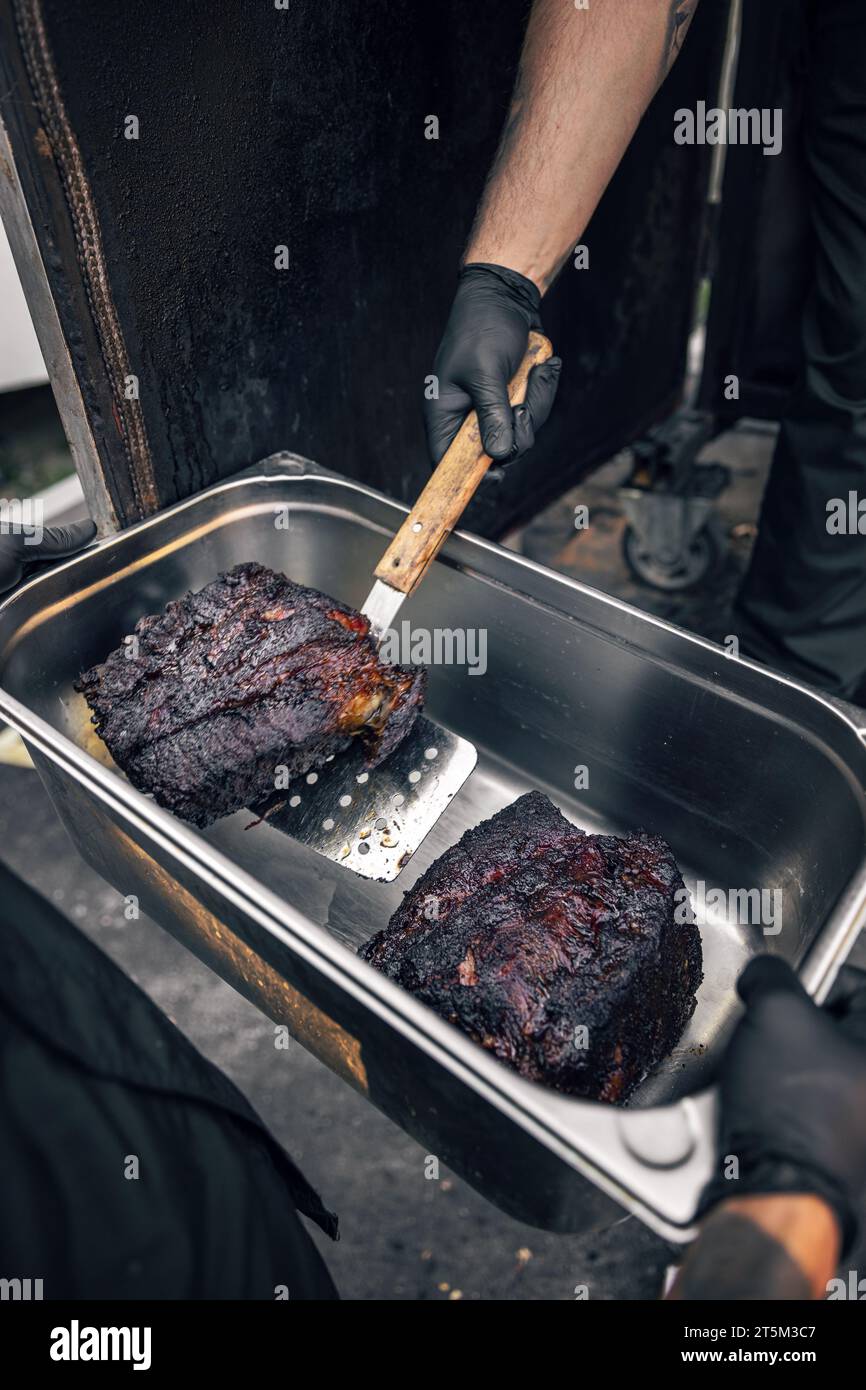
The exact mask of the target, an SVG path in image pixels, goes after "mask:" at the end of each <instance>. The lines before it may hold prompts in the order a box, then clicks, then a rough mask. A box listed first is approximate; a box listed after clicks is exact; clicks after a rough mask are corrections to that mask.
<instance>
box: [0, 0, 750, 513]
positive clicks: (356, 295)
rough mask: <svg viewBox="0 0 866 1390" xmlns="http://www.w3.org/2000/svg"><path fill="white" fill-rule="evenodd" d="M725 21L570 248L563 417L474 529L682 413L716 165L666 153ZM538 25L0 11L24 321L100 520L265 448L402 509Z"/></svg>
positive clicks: (425, 17)
mask: <svg viewBox="0 0 866 1390" xmlns="http://www.w3.org/2000/svg"><path fill="white" fill-rule="evenodd" d="M727 9H728V3H727V0H703V3H702V4H701V6H700V7H699V10H698V13H697V17H696V20H695V22H694V24H693V26H692V30H691V32H690V34H689V39H688V42H687V44H686V45H685V48H684V52H683V55H682V56H681V58H680V60H679V62H678V63H677V65H676V66H675V68H674V71H673V73H672V75H671V77H670V79H669V80H668V81H667V82H666V83H665V84H664V86H663V88H662V90H661V92H660V93H659V95H658V96H657V97H656V99H655V101H654V102H653V104H652V107H651V108H650V110H649V112H648V113H647V116H646V118H645V120H644V121H643V123H642V126H641V128H640V131H639V132H638V135H637V137H636V139H635V141H634V142H633V144H632V147H631V148H630V150H629V151H628V153H627V155H626V158H625V160H624V161H623V164H622V167H621V168H620V170H619V171H618V173H617V175H616V177H615V178H614V180H613V183H612V185H611V187H610V189H609V190H608V193H607V194H606V196H605V198H604V201H603V204H602V206H601V207H600V208H599V210H598V212H597V214H596V216H595V217H594V219H593V221H592V224H591V226H590V228H589V230H588V232H587V233H586V235H585V237H584V241H585V244H586V245H587V247H588V248H589V255H590V267H589V269H588V270H577V269H575V268H573V267H572V266H570V265H569V266H567V267H566V269H565V270H564V272H563V274H562V276H561V278H560V280H559V282H558V283H557V285H556V286H555V287H554V289H553V290H552V292H551V294H550V296H549V299H548V301H547V303H546V306H545V325H546V328H547V331H548V332H549V334H550V336H551V337H552V338H553V341H554V345H555V347H556V349H557V350H558V351H559V352H560V353H561V354H562V356H563V358H564V362H565V367H564V371H563V378H562V386H561V394H560V401H559V403H558V405H557V409H556V412H555V414H554V416H553V417H552V419H551V421H550V424H549V425H548V427H547V429H546V430H545V432H544V434H543V436H542V438H541V442H540V443H539V446H538V447H537V449H536V450H535V451H534V453H533V454H532V455H531V456H530V457H529V458H528V459H527V460H526V461H525V463H522V464H520V465H518V466H517V467H516V468H515V469H514V470H513V471H512V473H511V474H510V475H509V477H508V479H507V481H506V482H504V483H502V484H498V485H497V484H496V483H493V482H491V483H489V484H487V485H485V487H484V488H483V489H482V492H481V495H480V496H479V498H478V499H476V502H475V503H474V504H473V507H472V510H471V513H470V514H469V515H468V517H467V524H468V525H470V526H471V527H473V528H474V529H476V530H478V531H481V532H483V533H485V534H488V535H496V534H500V533H501V532H502V531H503V530H504V529H505V528H506V527H507V526H508V525H509V524H511V523H512V522H514V521H515V520H517V519H519V518H523V517H526V516H528V515H530V514H531V513H532V512H534V511H536V510H537V509H538V508H539V507H540V506H541V505H543V504H544V503H545V502H546V501H547V500H549V499H550V498H551V497H553V496H554V495H556V494H557V493H558V492H560V491H562V490H563V489H564V488H565V487H566V486H567V485H568V484H569V483H571V482H573V481H574V480H575V479H576V478H578V477H579V476H580V475H581V473H583V472H585V471H586V470H587V468H588V467H590V466H591V465H592V464H594V463H596V462H598V461H599V460H600V459H602V458H604V457H606V456H607V455H609V454H610V453H612V452H613V451H615V450H616V449H617V448H618V447H619V446H620V445H621V444H623V443H624V442H626V441H627V440H629V439H631V438H633V437H634V436H635V435H636V434H637V433H638V432H639V431H640V430H641V429H642V428H643V427H644V426H645V425H646V424H647V423H648V422H650V421H651V420H653V419H655V418H657V417H658V416H660V415H661V414H663V413H665V412H666V411H667V410H668V409H669V408H671V407H672V405H673V404H674V403H675V402H676V399H677V397H678V394H679V392H680V389H681V384H682V378H683V366H684V359H685V351H686V342H687V337H688V333H689V328H690V325H691V319H692V306H693V296H694V288H695V277H696V270H697V257H698V247H699V241H700V234H701V225H702V217H703V208H704V198H705V191H706V180H707V170H708V163H709V151H708V150H707V149H706V147H683V146H677V145H675V144H674V141H673V130H674V114H673V113H674V111H675V110H676V109H677V108H678V107H681V106H693V105H694V104H695V102H696V101H697V100H698V99H699V98H704V99H707V98H708V97H709V98H710V99H711V98H712V94H713V93H714V92H715V90H716V85H717V78H718V68H719V59H720V53H721V47H722V39H723V35H724V29H725V20H726V15H727ZM526 11H527V6H526V4H525V0H473V3H472V4H467V3H466V0H438V3H436V4H434V5H419V4H417V3H415V2H414V0H339V3H338V0H291V3H290V4H288V5H286V6H285V7H282V6H281V7H279V8H278V7H277V5H276V4H273V3H260V4H255V5H252V4H250V3H249V0H210V3H208V4H207V5H202V4H201V3H200V0H148V3H147V4H132V3H121V4H118V3H117V0H76V3H75V4H69V3H68V0H0V52H2V57H0V63H2V71H0V89H2V96H0V113H2V119H3V122H4V125H5V128H6V135H7V139H8V144H7V147H6V156H5V157H6V158H7V159H8V160H9V162H10V164H11V166H12V173H13V175H14V177H13V178H12V180H11V182H9V183H8V184H7V181H6V180H2V179H0V184H2V185H3V186H4V190H5V191H4V192H3V193H2V194H0V197H2V198H3V200H4V202H3V208H4V215H5V216H6V217H7V219H8V218H9V217H10V213H9V209H10V206H11V203H10V199H13V198H14V196H15V195H14V191H13V193H10V192H9V188H13V190H14V183H15V177H17V179H19V180H20V185H21V189H22V191H23V198H24V201H25V203H26V208H27V213H28V214H29V219H30V222H32V228H33V233H34V235H35V245H36V249H37V250H38V253H39V255H38V257H37V260H40V261H41V264H39V265H37V266H36V269H35V270H34V264H33V259H32V254H31V252H32V248H30V250H29V251H28V248H27V247H26V246H23V241H26V235H25V232H26V228H25V232H22V230H21V228H22V221H23V220H25V221H26V219H23V220H22V218H21V216H20V208H19V209H18V213H19V215H18V218H17V222H16V226H15V228H11V229H10V230H12V231H14V236H13V240H14V241H15V242H16V248H15V249H16V251H17V254H18V256H19V258H21V257H23V256H25V255H27V254H31V264H30V275H31V279H33V277H34V276H35V277H36V280H37V281H38V279H39V276H40V275H41V276H42V277H43V279H44V280H45V284H44V286H43V287H42V288H43V289H44V290H45V294H42V293H41V290H40V297H41V300H42V302H41V304H40V305H38V306H37V309H38V314H37V317H38V318H39V329H40V332H41V334H42V338H43V342H44V343H47V344H48V345H49V346H51V347H52V348H53V350H54V355H55V356H57V354H58V353H59V358H60V359H62V358H63V354H64V353H67V354H68V356H69V359H70V360H71V367H72V380H71V383H70V380H66V382H65V384H64V383H63V382H61V384H60V386H59V387H58V388H57V389H58V393H59V396H60V400H61V408H62V410H63V413H64V415H65V418H66V421H67V424H68V425H69V427H70V430H71V431H73V432H74V431H75V430H77V452H78V457H79V463H80V467H81V471H82V474H83V476H84V478H85V483H86V487H87V490H88V494H89V496H90V499H91V503H92V505H93V506H94V507H95V509H96V510H97V511H99V512H100V514H101V516H102V517H103V518H104V519H105V520H106V521H108V522H109V523H111V522H115V523H116V524H119V525H126V524H129V523H130V522H132V521H134V520H136V519H137V518H138V517H140V516H142V515H144V514H147V513H149V512H151V511H153V510H154V509H157V508H159V507H161V506H163V505H165V504H167V503H171V502H173V501H175V500H176V499H178V498H182V497H184V496H187V495H188V494H190V493H192V492H194V491H196V490H198V489H200V488H202V487H203V486H206V485H207V484H209V483H212V482H213V481H215V480H217V479H219V478H223V477H225V476H226V475H229V474H231V473H232V472H234V471H235V470H237V469H239V468H241V467H243V466H245V465H247V464H249V463H251V462H254V461H255V460H256V459H258V458H261V457H263V456H265V455H267V454H269V453H272V452H274V451H275V450H278V449H293V450H297V451H298V452H301V453H304V454H306V455H308V456H310V457H312V458H315V459H317V460H318V461H320V462H321V463H324V464H326V465H328V466H330V467H332V468H335V469H338V470H340V471H341V472H344V473H346V474H348V475H350V476H352V477H355V478H360V479H363V480H364V481H365V482H368V483H370V484H372V485H374V486H376V487H379V488H382V489H384V490H385V491H386V492H389V493H391V494H393V495H395V496H397V497H400V498H403V499H410V498H412V497H413V496H414V495H415V494H416V493H417V492H418V490H419V488H420V486H421V485H422V483H423V481H424V479H425V478H426V476H427V460H426V456H425V447H424V435H423V429H422V422H421V404H422V396H423V389H424V378H425V375H426V374H427V373H428V372H429V371H430V370H431V362H432V357H433V353H434V350H435V347H436V344H437V341H438V337H439V334H440V332H441V329H442V326H443V323H444V319H445V316H446V313H447V310H448V307H449V304H450V299H451V295H452V293H453V286H454V276H455V270H456V267H457V263H458V258H459V256H460V252H461V248H462V245H463V243H464V241H465V238H466V235H467V233H468V230H469V227H470V224H471V220H472V215H473V211H474V208H475V205H476V202H477V200H478V197H479V194H480V192H481V188H482V184H483V180H484V176H485V173H486V171H487V169H488V166H489V164H490V161H491V159H492V157H493V154H494V150H495V147H496V142H497V139H498V135H499V131H500V128H501V125H502V122H503V118H504V116H505V113H506V110H507V106H508V101H509V93H510V89H511V85H512V82H513V78H514V73H515V67H516V62H517V57H518V54H519V49H520V43H521V39H522V34H523V29H524V23H525V15H526ZM575 22H580V12H579V11H577V10H576V11H575ZM431 115H435V116H436V117H437V118H438V122H439V132H438V139H435V140H434V139H427V138H425V129H427V128H428V127H427V117H428V116H431ZM132 118H134V119H132ZM133 133H134V134H135V135H136V136H137V138H127V136H128V135H130V134H133ZM22 239H23V241H22ZM278 247H285V248H286V252H285V255H284V259H286V258H287V261H288V265H287V268H283V269H280V268H277V266H276V265H275V258H276V257H277V256H278V255H279V253H278V252H277V250H276V248H278ZM38 288H39V286H38V285H37V289H38ZM47 294H50V298H49V299H48V301H47V302H48V304H49V306H51V304H52V301H53V307H51V309H50V312H49V311H48V310H47V309H46V302H45V300H46V295H47ZM58 360H59V359H58ZM67 365H68V364H67ZM76 412H77V414H76Z"/></svg>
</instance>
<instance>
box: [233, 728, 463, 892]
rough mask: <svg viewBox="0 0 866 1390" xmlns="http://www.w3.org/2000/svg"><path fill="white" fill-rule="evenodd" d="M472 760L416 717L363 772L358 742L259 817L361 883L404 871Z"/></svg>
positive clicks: (451, 738) (457, 743) (451, 737)
mask: <svg viewBox="0 0 866 1390" xmlns="http://www.w3.org/2000/svg"><path fill="white" fill-rule="evenodd" d="M477 761H478V754H477V752H476V750H475V748H474V747H473V745H472V744H471V743H468V742H467V741H466V739H465V738H459V737H458V735H457V734H453V733H452V732H451V731H450V729H443V728H441V727H440V725H438V724H434V723H432V721H431V720H429V719H425V717H424V716H423V715H419V716H418V718H417V719H416V720H415V723H414V724H413V725H412V728H411V730H410V731H409V733H408V734H407V736H406V738H405V739H404V740H403V742H402V743H401V744H400V746H399V747H398V748H395V749H394V752H393V753H391V754H390V755H389V756H388V757H387V758H386V759H385V761H384V762H383V763H380V764H379V766H378V767H375V768H373V769H372V770H368V768H367V767H366V764H365V760H364V750H363V747H362V746H361V743H360V740H356V741H355V743H354V745H353V746H352V747H351V748H349V749H348V750H347V751H346V752H345V753H340V754H339V755H338V756H337V757H334V758H331V759H330V761H329V762H327V763H326V764H325V766H324V767H323V768H321V769H320V770H319V771H318V772H309V773H307V774H306V776H305V777H298V778H296V779H295V780H294V781H293V782H292V783H291V784H290V785H289V787H288V788H287V789H286V790H285V791H284V792H281V793H280V797H279V800H276V801H275V800H272V801H271V803H270V809H264V810H261V812H260V813H261V814H262V815H263V816H264V818H265V819H266V820H267V822H268V824H269V825H272V826H273V827H274V828H275V829H277V830H282V831H284V832H285V833H286V834H287V835H291V836H292V838H293V839H295V840H300V841H301V843H302V844H305V845H309V846H310V848H311V849H314V850H316V851H317V852H318V853H319V854H323V855H324V856H325V858H326V859H333V860H334V861H335V862H336V863H338V864H343V865H344V866H345V867H346V868H347V869H353V870H354V872H355V873H356V874H361V876H362V877H363V878H374V879H379V880H381V881H382V882H386V883H388V882H390V881H391V879H394V878H396V877H397V875H398V874H399V873H400V872H401V870H402V869H403V868H404V867H405V865H406V863H407V862H408V860H409V859H410V858H411V856H412V855H413V854H414V853H415V850H416V849H417V848H418V846H419V845H420V844H421V843H422V841H423V840H424V839H425V838H426V836H427V834H428V832H429V831H430V830H432V828H433V826H434V825H435V824H436V822H437V820H438V819H439V817H440V816H441V815H442V812H443V811H444V810H445V809H446V808H447V806H448V803H449V802H450V801H451V799H452V798H453V797H454V796H455V795H456V794H457V792H459V790H460V788H461V787H462V786H463V783H464V782H465V781H466V778H467V777H468V776H469V774H470V772H471V771H472V769H473V768H474V767H475V764H476V762H477Z"/></svg>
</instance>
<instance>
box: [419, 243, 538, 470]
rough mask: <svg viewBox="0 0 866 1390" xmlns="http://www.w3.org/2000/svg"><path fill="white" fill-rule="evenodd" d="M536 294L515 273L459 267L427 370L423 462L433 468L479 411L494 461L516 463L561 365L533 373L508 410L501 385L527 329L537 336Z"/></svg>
mask: <svg viewBox="0 0 866 1390" xmlns="http://www.w3.org/2000/svg"><path fill="white" fill-rule="evenodd" d="M540 308H541V295H540V294H539V292H538V289H537V287H536V286H535V285H534V284H533V283H532V281H531V280H527V279H526V277H525V276H524V275H520V274H518V272H517V271H516V270H508V269H507V268H506V267H505V266H501V265H486V264H481V263H476V264H470V265H467V266H464V267H463V269H462V270H461V272H460V279H459V282H458V285H457V294H456V296H455V298H454V303H453V305H452V306H451V313H450V315H449V318H448V323H447V324H446V327H445V333H444V336H443V338H442V342H441V343H440V344H439V351H438V352H437V354H436V360H435V362H434V364H433V370H434V372H435V374H436V376H437V377H438V378H439V399H438V400H431V401H425V403H424V423H425V426H426V429H427V443H428V446H429V449H430V457H431V459H432V461H433V463H434V465H435V464H437V463H438V462H439V460H440V459H441V458H442V455H443V454H444V453H445V450H446V449H447V448H448V445H449V444H450V443H451V441H452V439H453V438H454V436H455V434H456V433H457V431H458V430H459V428H460V426H461V425H462V424H463V421H464V419H465V418H466V416H467V415H468V413H469V411H470V410H471V409H472V408H473V407H474V408H475V409H476V410H477V411H478V419H479V422H480V425H481V438H482V441H483V443H484V448H485V450H486V451H487V453H488V454H489V455H490V457H491V458H492V459H493V460H494V461H498V462H506V461H510V460H512V459H516V458H519V457H520V455H521V454H524V453H526V451H527V449H531V448H532V446H533V444H534V443H535V432H536V430H539V429H540V428H541V426H542V425H543V424H544V422H545V420H546V419H547V417H548V415H549V414H550V409H551V406H552V405H553V399H554V397H555V395H556V388H557V385H558V383H559V373H560V369H561V367H562V362H561V360H560V359H559V358H558V357H551V358H549V359H548V360H547V362H542V363H540V364H539V366H537V367H533V369H532V371H531V372H530V374H529V382H528V385H527V389H526V399H525V402H524V404H523V405H520V406H516V407H514V408H513V409H512V407H511V405H510V404H509V401H508V383H509V381H510V380H511V378H512V377H513V375H514V373H515V372H516V370H517V368H518V367H519V366H520V363H521V361H522V360H523V355H524V353H525V352H526V340H527V337H528V336H529V330H530V329H531V328H536V329H539V330H541V318H540Z"/></svg>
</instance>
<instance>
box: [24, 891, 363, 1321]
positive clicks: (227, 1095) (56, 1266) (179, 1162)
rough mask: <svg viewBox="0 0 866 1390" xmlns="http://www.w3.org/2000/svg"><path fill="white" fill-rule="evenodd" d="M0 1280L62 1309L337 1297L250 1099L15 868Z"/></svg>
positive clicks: (313, 1215) (293, 1184)
mask: <svg viewBox="0 0 866 1390" xmlns="http://www.w3.org/2000/svg"><path fill="white" fill-rule="evenodd" d="M0 1173H2V1181H0V1272H2V1275H3V1277H4V1278H7V1279H22V1280H23V1279H34V1278H37V1279H41V1280H42V1281H43V1297H44V1298H46V1299H91V1298H98V1299H106V1298H108V1299H136V1300H138V1299H152V1298H165V1299H205V1298H219V1299H241V1298H243V1299H264V1300H268V1301H272V1300H274V1299H277V1298H289V1299H290V1300H293V1301H297V1300H319V1299H333V1298H336V1296H337V1295H336V1291H335V1289H334V1285H333V1284H332V1282H331V1279H330V1277H329V1275H328V1271H327V1269H326V1268H325V1265H324V1262H323V1260H322V1258H321V1256H320V1255H319V1252H318V1250H317V1249H316V1247H315V1245H314V1244H313V1241H312V1239H311V1237H310V1235H309V1232H308V1231H306V1230H305V1228H304V1226H303V1224H302V1223H301V1221H300V1219H299V1217H298V1212H299V1211H300V1212H303V1213H304V1215H305V1216H307V1217H309V1218H310V1219H311V1220H312V1221H315V1222H316V1223H317V1224H318V1225H319V1226H320V1227H321V1228H322V1230H324V1231H325V1232H327V1233H328V1234H329V1235H331V1236H334V1237H335V1236H336V1231H337V1223H336V1218H335V1217H334V1216H333V1215H332V1214H331V1213H330V1212H329V1211H327V1210H326V1209H325V1207H324V1206H323V1205H322V1203H321V1201H320V1199H319V1197H318V1196H317V1195H316V1193H315V1191H314V1190H313V1189H312V1188H311V1187H310V1185H309V1183H308V1182H307V1181H306V1179H305V1178H304V1176H303V1174H302V1173H301V1172H300V1171H299V1170H298V1168H296V1167H295V1165H294V1163H293V1162H292V1160H291V1159H290V1158H289V1156H288V1154H287V1153H285V1151H284V1150H283V1149H282V1148H281V1147H280V1146H279V1144H278V1143H277V1142H276V1140H275V1139H274V1138H273V1137H272V1136H271V1135H270V1133H269V1132H268V1131H267V1129H266V1128H265V1126H264V1125H263V1124H262V1122H261V1120H260V1119H259V1117H258V1116H257V1115H256V1114H255V1112H254V1111H253V1110H252V1109H251V1108H250V1106H249V1105H248V1104H247V1102H246V1101H245V1099H244V1097H243V1096H242V1095H241V1094H240V1092H239V1091H238V1090H237V1089H236V1088H235V1087H234V1086H233V1085H232V1083H231V1082H230V1081H229V1080H228V1078H227V1077H226V1076H224V1075H223V1074H222V1072H220V1071H218V1070H217V1069H216V1067H214V1066H212V1065H211V1063H210V1062H208V1061H206V1060H205V1058H204V1057H202V1056H201V1054H200V1053H198V1052H196V1050H195V1048H194V1047H193V1046H192V1044H191V1043H189V1042H188V1041H187V1039H186V1038H185V1037H184V1036H183V1034H182V1033H180V1032H179V1031H178V1029H177V1028H175V1027H174V1025H173V1024H172V1023H171V1022H170V1021H169V1020H168V1019H167V1018H166V1016H165V1014H163V1013H162V1012H161V1011H160V1010H159V1009H158V1008H157V1007H156V1005H155V1004H153V1003H152V1002H151V1001H150V1000H149V999H148V998H147V996H146V995H144V994H143V993H142V992H141V990H140V989H139V988H138V987H137V986H136V985H135V984H133V982H132V980H130V979H129V978H128V977H127V976H126V975H124V974H123V972H122V971H120V970H118V968H117V967H116V966H115V965H114V964H113V962H112V961H110V960H109V959H108V957H107V956H106V955H104V954H103V953H102V952H101V951H100V950H98V948H97V947H96V946H94V945H93V943H92V942H90V941H89V940H88V939H87V937H85V936H84V935H83V934H82V933H81V932H80V931H79V930H78V929H77V928H76V927H74V926H72V924H71V923H70V922H68V921H67V920H66V919H65V918H64V917H61V916H60V914H59V913H58V912H56V911H55V910H54V908H53V907H52V906H51V905H50V904H49V903H47V902H45V901H44V899H42V898H40V897H39V896H38V895H37V894H36V893H34V892H33V890H32V889H30V888H28V887H27V885H26V884H24V883H21V882H20V880H18V879H16V878H14V877H13V875H12V874H10V873H9V872H8V870H6V869H5V868H4V867H3V866H2V864H0Z"/></svg>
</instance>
